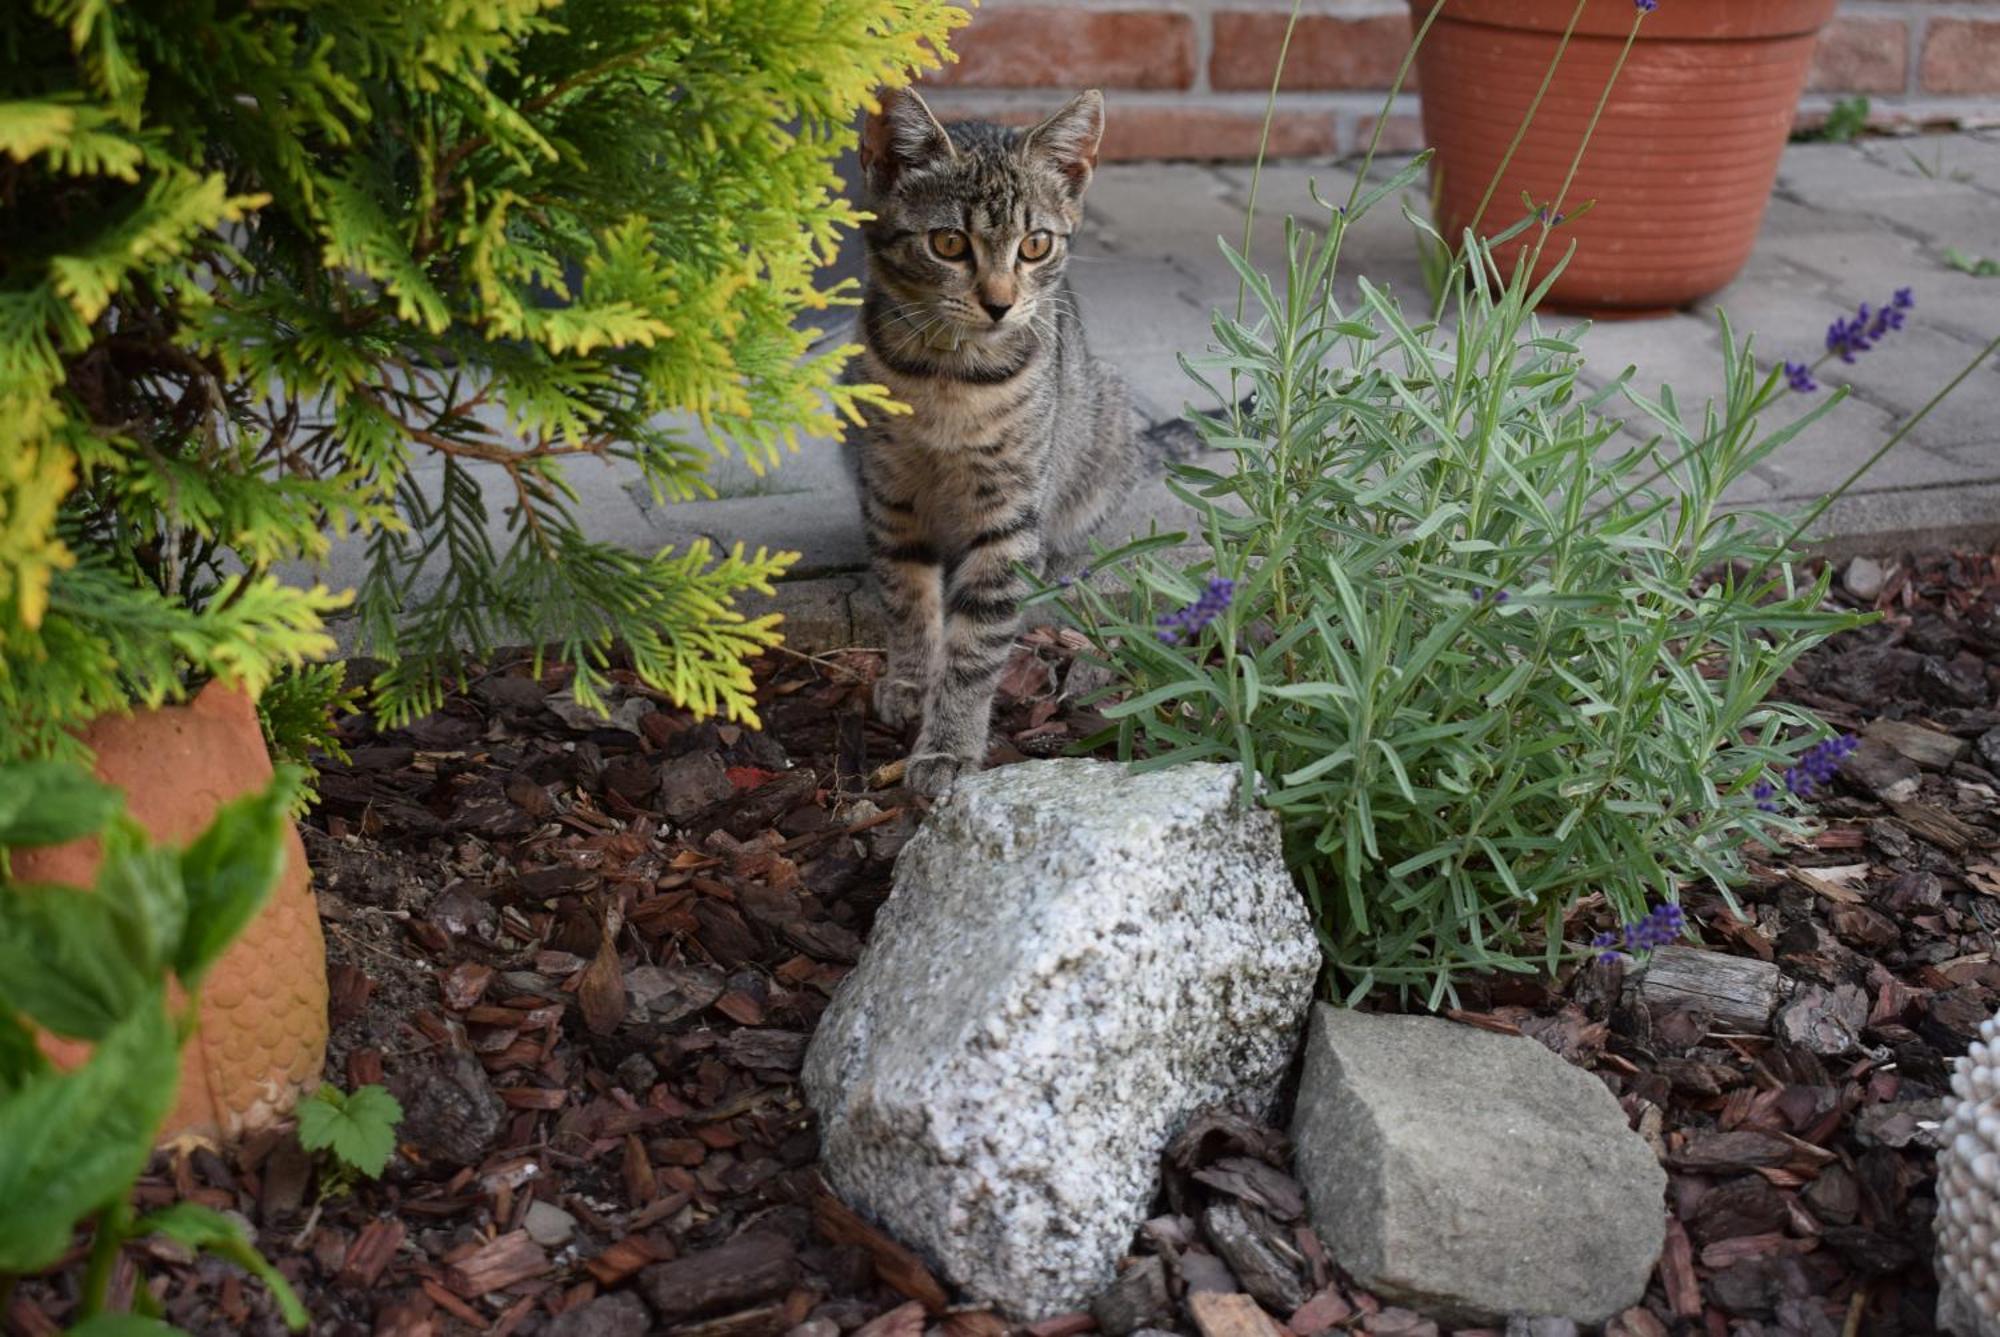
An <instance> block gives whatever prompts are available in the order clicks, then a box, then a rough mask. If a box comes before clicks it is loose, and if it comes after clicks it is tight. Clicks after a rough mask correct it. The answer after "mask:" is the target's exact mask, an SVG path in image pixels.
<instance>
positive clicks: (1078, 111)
mask: <svg viewBox="0 0 2000 1337" xmlns="http://www.w3.org/2000/svg"><path fill="white" fill-rule="evenodd" d="M1103 139H1104V94H1102V93H1100V92H1098V91H1097V90H1096V89H1095V88H1093V89H1091V90H1090V91H1089V92H1087V93H1079V94H1077V95H1076V96H1075V97H1074V98H1072V99H1070V102H1069V105H1068V106H1066V107H1064V108H1063V109H1062V110H1061V111H1059V112H1057V113H1056V114H1055V115H1053V116H1051V117H1049V119H1048V120H1046V121H1043V122H1042V123H1041V124H1040V125H1038V126H1036V127H1035V128H1034V129H1032V130H1030V131H1029V132H1028V137H1027V139H1026V140H1025V141H1024V144H1025V148H1026V151H1027V153H1028V156H1029V157H1031V158H1040V159H1042V160H1043V161H1044V162H1047V163H1050V164H1051V165H1053V166H1054V167H1055V169H1056V170H1057V171H1059V172H1061V173H1062V174H1063V175H1064V176H1065V177H1067V178H1068V179H1069V183H1070V194H1071V195H1072V196H1076V195H1081V194H1083V188H1084V187H1085V186H1088V185H1089V184H1090V174H1091V173H1092V172H1094V171H1096V170H1097V147H1098V145H1099V144H1100V143H1101V142H1102V141H1103Z"/></svg>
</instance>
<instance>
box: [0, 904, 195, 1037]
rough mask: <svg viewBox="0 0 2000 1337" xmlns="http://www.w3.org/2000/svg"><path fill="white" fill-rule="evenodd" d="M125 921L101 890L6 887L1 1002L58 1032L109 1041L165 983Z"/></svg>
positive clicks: (1, 912) (0, 940) (1, 910)
mask: <svg viewBox="0 0 2000 1337" xmlns="http://www.w3.org/2000/svg"><path fill="white" fill-rule="evenodd" d="M122 918H123V917H122V916H121V915H120V913H119V911H118V910H117V908H116V907H115V906H114V905H113V904H112V903H111V901H110V900H109V898H107V897H105V896H102V895H100V894H98V893H97V892H94V891H78V890H76V889H75V888H72V887H25V886H14V887H0V1002H4V1003H6V1004H7V1005H8V1006H9V1007H12V1008H13V1009H15V1010H16V1011H19V1012H23V1013H25V1014H27V1015H28V1016H29V1017H32V1018H33V1019H34V1020H35V1021H37V1022H39V1023H40V1024H41V1025H43V1026H45V1027H47V1028H48V1029H49V1030H52V1031H54V1032H55V1033H56V1034H58V1035H68V1036H74V1037H76V1038H78V1039H83V1040H96V1039H100V1038H102V1037H103V1036H104V1035H105V1034H106V1033H107V1032H108V1031H110V1030H111V1028H112V1027H114V1026H116V1025H117V1024H118V1023H119V1022H120V1021H122V1020H123V1019H124V1018H126V1017H128V1016H130V1015H131V1014H132V1012H133V1010H134V1009H135V1008H137V1007H138V1005H139V1004H140V1002H141V1001H142V1000H143V999H144V998H145V997H146V996H147V994H148V991H149V989H150V988H152V987H154V985H155V984H156V983H157V973H156V972H148V971H147V970H146V969H144V968H143V967H142V966H141V965H140V964H139V963H136V962H134V961H133V960H132V956H131V951H130V948H129V945H128V933H129V926H128V925H126V924H125V923H123V922H122ZM149 973H151V974H152V976H153V977H152V978H151V979H149Z"/></svg>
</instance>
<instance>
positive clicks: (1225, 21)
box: [1208, 11, 1417, 90]
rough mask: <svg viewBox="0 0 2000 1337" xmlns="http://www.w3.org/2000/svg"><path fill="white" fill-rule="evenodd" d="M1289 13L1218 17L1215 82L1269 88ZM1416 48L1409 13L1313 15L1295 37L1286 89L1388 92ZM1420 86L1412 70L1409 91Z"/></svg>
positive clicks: (1211, 64) (1211, 63) (1231, 86)
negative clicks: (1345, 16) (1356, 16)
mask: <svg viewBox="0 0 2000 1337" xmlns="http://www.w3.org/2000/svg"><path fill="white" fill-rule="evenodd" d="M1288 18H1289V15H1288V14H1287V13H1284V12H1268V13H1267V12H1263V11H1256V12H1251V13H1231V12H1224V13H1221V14H1217V15H1216V16H1215V55H1214V57H1213V58H1212V59H1211V60H1210V61H1209V65H1208V78H1209V82H1210V83H1212V84H1214V85H1215V87H1217V88H1221V89H1267V88H1269V87H1270V86H1271V76H1272V74H1273V73H1275V72H1276V70H1277V68H1278V52H1279V50H1280V49H1281V48H1282V47H1283V46H1284V42H1285V24H1286V22H1287V21H1288ZM1409 45H1410V20H1409V16H1408V15H1406V14H1378V15H1375V16H1374V17H1372V18H1359V19H1342V18H1333V17H1330V16H1327V15H1323V14H1318V15H1316V14H1308V15H1304V16H1302V17H1301V18H1300V19H1299V26H1298V27H1297V29H1295V30H1294V31H1293V33H1292V48H1291V50H1290V51H1289V52H1288V53H1287V54H1286V56H1285V81H1284V83H1283V85H1282V87H1284V88H1387V87H1388V86H1389V85H1390V84H1391V83H1392V82H1394V81H1395V78H1396V69H1397V67H1398V66H1400V65H1401V64H1402V63H1403V53H1404V52H1405V51H1406V50H1408V49H1409ZM1416 86H1417V72H1416V69H1415V67H1414V66H1412V67H1411V70H1410V75H1409V78H1408V79H1407V80H1405V81H1404V84H1403V87H1404V88H1405V89H1409V90H1414V89H1415V88H1416Z"/></svg>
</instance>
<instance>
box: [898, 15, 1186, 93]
mask: <svg viewBox="0 0 2000 1337" xmlns="http://www.w3.org/2000/svg"><path fill="white" fill-rule="evenodd" d="M1194 46H1195V29H1194V20H1193V19H1192V18H1190V17H1189V16H1187V15H1186V14H1177V13H1174V12H1172V11H1169V10H1160V9H1138V10H1122V9H1116V10H1097V9H1091V10H1080V9H1070V8H1067V7H1065V6H1058V5H1021V6H1016V7H1009V8H1005V9H995V8H982V9H981V10H979V11H978V13H977V15H976V16H975V17H974V19H973V21H972V24H971V26H970V27H968V28H966V29H965V30H964V31H963V32H961V33H960V34H959V35H958V38H957V40H956V41H954V42H953V43H952V48H953V49H954V50H955V51H957V52H958V57H959V59H958V63H957V64H955V65H947V66H946V67H945V68H944V69H943V70H942V71H940V72H939V73H938V74H937V75H935V76H933V78H932V80H931V82H933V83H941V84H951V85H957V86H959V87H962V88H1074V89H1084V88H1187V87H1189V86H1190V85H1191V84H1193V83H1194Z"/></svg>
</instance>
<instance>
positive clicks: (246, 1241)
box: [132, 1202, 307, 1332]
mask: <svg viewBox="0 0 2000 1337" xmlns="http://www.w3.org/2000/svg"><path fill="white" fill-rule="evenodd" d="M132 1233H133V1235H134V1236H135V1237H137V1236H142V1235H165V1236H166V1237H167V1238H168V1239H171V1240H178V1241H179V1242H180V1243H182V1244H185V1245H187V1246H188V1247H189V1248H191V1249H204V1250H206V1251H208V1252H209V1253H212V1254H214V1255H215V1256H216V1257H218V1258H226V1259H228V1260H229V1261H230V1262H232V1263H235V1264H236V1265H237V1266H239V1267H241V1268H243V1269H244V1270H245V1271H248V1272H251V1273H254V1274H255V1275H256V1276H257V1277H258V1278H259V1279H260V1280H262V1281H263V1283H264V1284H265V1285H266V1286H268V1287H269V1288H270V1290H271V1297H272V1298H273V1299H274V1300H276V1301H277V1302H278V1309H279V1311H280V1312H281V1313H283V1314H284V1316H285V1326H286V1327H288V1328H290V1329H291V1330H292V1331H293V1332H297V1331H299V1330H300V1329H302V1328H304V1327H305V1326H306V1321H307V1315H306V1309H305V1306H304V1305H303V1304H300V1303H299V1297H298V1295H297V1294H296V1293H295V1292H294V1291H293V1290H292V1287H291V1283H290V1282H288V1281H286V1280H285V1278H284V1276H283V1275H282V1274H281V1273H280V1272H279V1271H278V1269H277V1268H276V1267H274V1266H272V1264H271V1261H270V1259H268V1258H266V1257H264V1255H263V1254H261V1253H259V1252H257V1249H256V1246H255V1245H253V1244H252V1243H251V1242H250V1237H249V1236H248V1235H246V1234H244V1233H243V1227H242V1226H240V1225H238V1224H237V1222H236V1221H235V1220H234V1218H231V1217H227V1216H224V1215H223V1214H222V1213H220V1212H217V1211H213V1210H211V1209H209V1208H207V1207H203V1206H202V1205H201V1204H199V1203H193V1202H182V1203H176V1204H175V1205H174V1206H172V1207H168V1208H166V1209H164V1210H163V1211H158V1212H154V1213H153V1214H152V1215H151V1216H147V1217H142V1218H141V1219H140V1220H139V1223H138V1224H137V1225H136V1226H134V1227H133V1229H132Z"/></svg>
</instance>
